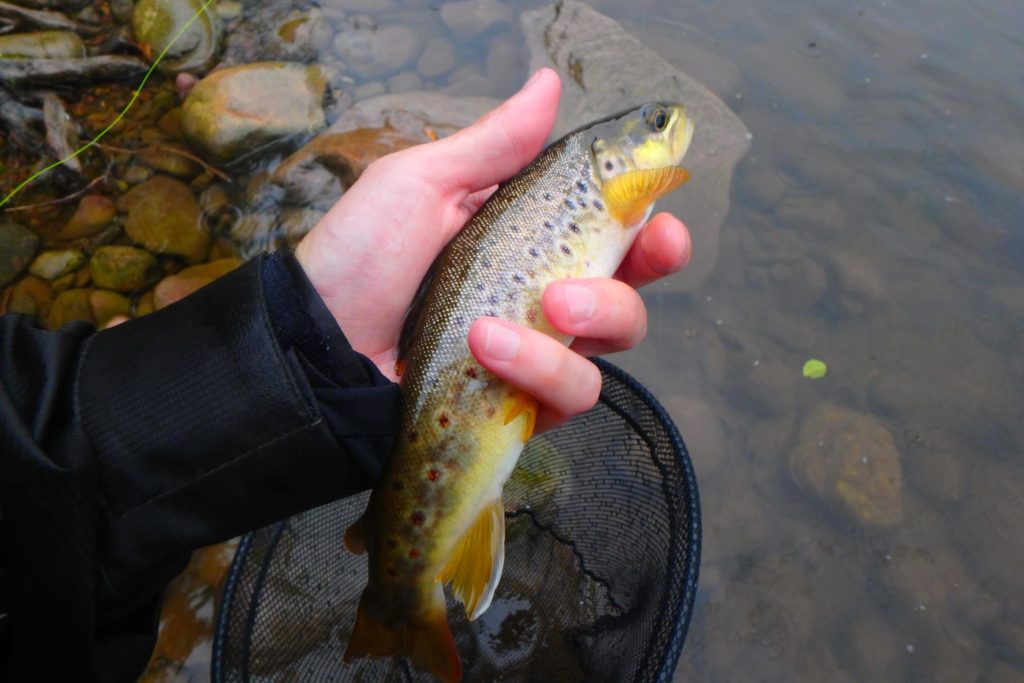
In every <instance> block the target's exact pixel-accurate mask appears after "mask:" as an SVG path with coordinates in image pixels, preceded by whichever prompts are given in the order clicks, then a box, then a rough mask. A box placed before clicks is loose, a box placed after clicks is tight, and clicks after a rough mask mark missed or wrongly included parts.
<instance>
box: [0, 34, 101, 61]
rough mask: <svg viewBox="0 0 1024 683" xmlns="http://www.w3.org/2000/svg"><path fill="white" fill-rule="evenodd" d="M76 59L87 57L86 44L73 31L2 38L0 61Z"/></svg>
mask: <svg viewBox="0 0 1024 683" xmlns="http://www.w3.org/2000/svg"><path fill="white" fill-rule="evenodd" d="M12 57H22V58H35V59H74V58H78V57H85V43H83V42H82V39H81V38H79V37H78V34H77V33H73V32H71V31H37V32H35V33H12V34H10V35H6V36H0V59H10V58H12Z"/></svg>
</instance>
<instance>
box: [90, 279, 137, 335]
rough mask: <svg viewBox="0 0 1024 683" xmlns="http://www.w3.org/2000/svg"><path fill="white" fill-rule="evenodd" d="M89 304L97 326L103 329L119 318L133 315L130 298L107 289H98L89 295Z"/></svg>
mask: <svg viewBox="0 0 1024 683" xmlns="http://www.w3.org/2000/svg"><path fill="white" fill-rule="evenodd" d="M89 304H90V305H91V306H92V315H93V318H95V319H96V326H97V327H100V328H103V327H106V326H107V323H109V322H110V320H111V319H112V318H114V317H117V316H129V315H131V313H132V302H131V301H129V300H128V297H126V296H124V295H122V294H118V293H117V292H111V291H108V290H105V289H97V290H95V291H94V292H92V293H91V294H89Z"/></svg>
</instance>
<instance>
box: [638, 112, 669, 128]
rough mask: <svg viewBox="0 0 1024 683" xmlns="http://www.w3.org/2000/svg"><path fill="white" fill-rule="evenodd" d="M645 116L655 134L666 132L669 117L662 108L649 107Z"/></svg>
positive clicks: (644, 113)
mask: <svg viewBox="0 0 1024 683" xmlns="http://www.w3.org/2000/svg"><path fill="white" fill-rule="evenodd" d="M643 116H644V118H645V119H646V120H647V125H648V126H650V128H651V130H653V131H654V132H655V133H658V132H661V131H663V130H665V126H666V125H668V115H667V114H666V113H665V110H664V109H663V108H661V107H649V108H647V109H646V111H644V112H643Z"/></svg>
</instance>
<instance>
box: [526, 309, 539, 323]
mask: <svg viewBox="0 0 1024 683" xmlns="http://www.w3.org/2000/svg"><path fill="white" fill-rule="evenodd" d="M526 319H527V320H529V321H530V322H531V323H535V322H537V309H536V308H531V309H529V310H528V311H526Z"/></svg>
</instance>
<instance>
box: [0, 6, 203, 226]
mask: <svg viewBox="0 0 1024 683" xmlns="http://www.w3.org/2000/svg"><path fill="white" fill-rule="evenodd" d="M212 4H213V0H205V2H203V5H202V6H201V7H200V8H199V9H198V10H196V13H195V14H193V15H192V18H191V19H189V20H188V21H186V22H185V25H184V26H182V27H181V28H180V29H178V32H177V33H175V34H174V37H173V38H171V42H169V43H167V46H166V47H164V49H163V50H161V51H160V54H159V55H157V58H156V59H155V60H153V63H152V64H151V65H150V67H149V70H148V71H147V72H146V74H145V75H144V76H143V77H142V81H141V82H140V83H139V87H137V88H135V90H133V91H132V97H131V99H130V100H128V104H126V105H124V109H122V110H121V113H120V114H118V115H117V117H116V118H115V119H114V120H113V121H111V122H110V123H109V124H107V127H106V128H104V129H103V130H101V131H100V132H99V133H97V134H96V137H94V138H93V139H92V140H90V141H89V142H87V143H85V144H84V145H82V146H81V147H79V148H78V149H76V150H75V151H74V152H72V153H71V154H69V155H68V156H66V157H64V158H63V159H61V160H60V161H55V162H53V163H52V164H50V165H49V166H47V167H46V168H44V169H42V170H40V171H36V172H35V173H33V174H32V175H30V176H29V177H28V178H26V179H25V180H24V181H22V183H21V184H20V185H18V186H17V187H15V188H14V189H13V190H11V191H10V192H9V193H8V194H7V196H6V197H4V198H3V199H2V200H0V208H3V207H4V206H6V205H7V203H8V202H10V201H11V200H12V199H14V196H15V195H16V194H18V193H19V192H21V191H22V190H23V189H25V187H27V186H28V185H29V184H30V183H31V182H32V181H34V180H36V179H37V178H39V177H40V176H42V175H43V174H45V173H47V172H49V171H52V170H53V169H55V168H57V167H58V166H60V165H62V164H65V163H67V162H68V161H70V160H71V159H74V158H75V157H77V156H78V155H79V154H81V153H82V152H84V151H85V150H87V149H89V148H90V147H92V146H93V145H95V144H96V143H97V142H99V141H100V140H101V139H102V138H103V136H104V135H106V134H107V133H108V132H110V129H111V128H113V127H114V126H116V125H117V124H118V123H120V122H121V119H123V118H124V117H125V114H127V113H128V110H129V109H131V108H132V105H134V104H135V100H137V99H139V95H141V94H142V88H143V87H144V86H145V85H146V82H147V81H148V80H149V77H150V76H152V75H153V72H154V71H155V70H156V68H157V67H158V66H159V65H160V62H162V61H163V59H164V55H166V54H167V51H168V50H170V49H171V47H173V46H174V44H175V43H176V42H178V38H181V36H182V34H184V33H185V31H186V30H188V27H189V26H191V25H192V23H193V22H194V21H195V20H196V19H198V18H199V15H200V14H202V13H203V12H205V11H206V8H207V7H209V6H210V5H212Z"/></svg>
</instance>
